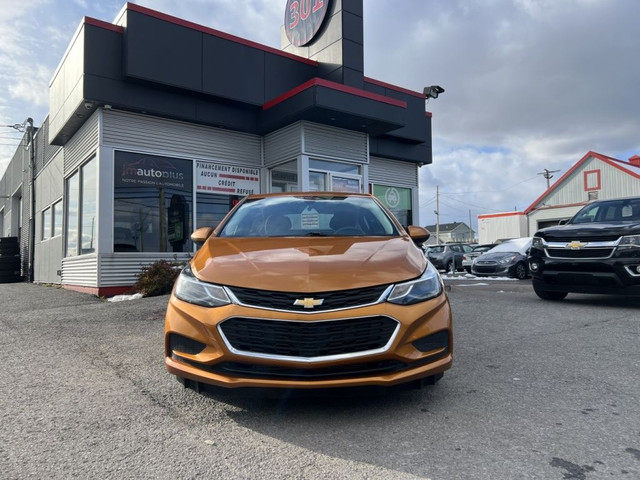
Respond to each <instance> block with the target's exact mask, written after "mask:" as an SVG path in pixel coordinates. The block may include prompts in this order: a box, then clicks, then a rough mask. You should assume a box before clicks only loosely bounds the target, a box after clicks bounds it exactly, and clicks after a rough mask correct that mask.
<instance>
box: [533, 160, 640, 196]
mask: <svg viewBox="0 0 640 480" xmlns="http://www.w3.org/2000/svg"><path fill="white" fill-rule="evenodd" d="M590 170H600V181H601V185H600V189H599V190H598V199H599V200H605V199H607V198H616V197H626V196H632V195H640V179H638V178H635V177H633V176H632V175H629V174H628V173H626V172H623V171H622V170H620V169H619V168H616V167H613V166H611V165H609V164H608V163H606V162H603V161H602V160H600V159H599V158H595V157H591V158H589V159H587V160H586V161H585V162H584V163H583V164H582V165H581V166H580V168H578V169H576V171H574V172H573V173H572V174H571V175H570V176H569V177H568V178H565V179H564V180H563V181H562V184H561V185H559V186H558V188H556V189H555V190H554V191H552V192H551V193H550V194H549V195H548V196H547V197H546V198H544V199H543V200H542V201H543V202H544V203H546V204H547V205H570V204H574V203H580V202H586V201H588V199H589V196H588V192H587V191H586V190H585V185H584V173H585V171H590ZM538 206H540V205H538Z"/></svg>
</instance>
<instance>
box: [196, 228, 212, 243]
mask: <svg viewBox="0 0 640 480" xmlns="http://www.w3.org/2000/svg"><path fill="white" fill-rule="evenodd" d="M211 233H213V228H211V227H202V228H198V229H197V230H196V231H194V232H193V233H192V234H191V241H192V242H193V243H195V244H196V245H197V246H198V248H200V247H201V246H202V244H203V243H204V242H206V241H207V238H209V236H211Z"/></svg>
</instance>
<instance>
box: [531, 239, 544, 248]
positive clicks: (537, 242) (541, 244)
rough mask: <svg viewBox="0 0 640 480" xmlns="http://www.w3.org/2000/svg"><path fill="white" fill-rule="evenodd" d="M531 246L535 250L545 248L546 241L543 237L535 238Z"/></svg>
mask: <svg viewBox="0 0 640 480" xmlns="http://www.w3.org/2000/svg"><path fill="white" fill-rule="evenodd" d="M531 246H532V247H533V248H543V247H544V241H543V240H542V238H541V237H533V240H532V241H531Z"/></svg>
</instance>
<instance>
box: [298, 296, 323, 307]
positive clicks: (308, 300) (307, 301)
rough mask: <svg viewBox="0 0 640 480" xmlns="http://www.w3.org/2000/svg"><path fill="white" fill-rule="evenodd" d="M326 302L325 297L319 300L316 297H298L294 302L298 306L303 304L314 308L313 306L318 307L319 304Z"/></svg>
mask: <svg viewBox="0 0 640 480" xmlns="http://www.w3.org/2000/svg"><path fill="white" fill-rule="evenodd" d="M323 302H324V298H320V299H318V300H316V299H315V298H303V299H300V298H299V299H297V300H296V301H295V302H293V304H294V305H296V306H301V305H302V306H303V307H304V308H313V307H317V306H318V305H322V303H323Z"/></svg>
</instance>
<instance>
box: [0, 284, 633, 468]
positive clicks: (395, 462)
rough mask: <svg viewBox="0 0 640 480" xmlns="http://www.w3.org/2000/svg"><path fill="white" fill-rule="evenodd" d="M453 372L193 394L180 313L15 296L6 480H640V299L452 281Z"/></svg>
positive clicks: (9, 317)
mask: <svg viewBox="0 0 640 480" xmlns="http://www.w3.org/2000/svg"><path fill="white" fill-rule="evenodd" d="M446 283H447V285H448V287H449V289H450V290H449V296H450V300H451V304H452V309H453V313H454V331H455V356H454V365H453V368H452V369H451V370H450V371H448V372H447V373H446V374H445V376H444V378H443V379H442V380H441V381H440V382H439V383H438V384H437V385H435V386H434V387H427V388H424V389H422V390H399V389H396V390H391V391H385V392H382V391H377V390H376V391H368V390H366V391H365V390H357V391H330V392H282V393H281V394H279V395H274V394H272V393H269V394H267V393H265V392H260V391H256V390H252V391H240V392H238V391H220V392H215V393H207V394H197V393H195V392H193V391H191V390H185V389H183V388H182V387H181V386H180V385H179V384H178V383H177V382H176V381H175V379H174V378H173V377H172V376H170V375H168V374H167V373H166V372H165V370H164V364H163V331H162V329H163V314H164V309H165V306H166V303H167V297H156V298H149V299H141V300H135V301H129V302H120V303H110V302H105V301H103V300H100V299H97V298H95V297H92V296H89V295H85V294H80V293H76V292H70V291H66V290H62V289H58V288H55V287H44V286H38V285H29V284H3V285H0V312H1V313H0V329H1V334H0V345H1V346H2V351H3V354H4V355H3V368H2V369H1V370H0V385H2V386H1V387H0V388H1V389H2V390H1V392H0V407H1V408H0V411H1V412H2V429H0V472H2V477H3V478H12V479H13V478H16V479H21V478H71V477H80V478H89V477H91V478H200V477H202V478H234V479H235V478H242V479H253V478H259V479H288V478H295V479H316V478H318V479H327V478H331V479H340V478H344V479H354V478H355V479H358V478H362V479H365V478H367V479H403V478H407V479H408V478H423V479H425V478H429V479H433V480H435V479H443V480H448V479H514V478H537V479H587V480H589V479H604V478H628V479H635V478H640V411H639V410H640V409H639V408H638V398H640V299H633V298H624V297H622V298H621V297H610V296H587V295H569V297H567V299H566V300H564V301H562V302H558V303H554V302H545V301H542V300H539V299H538V298H537V297H536V296H535V294H534V293H533V291H532V289H531V283H530V280H523V281H517V280H488V279H484V280H483V279H472V278H467V277H466V276H464V275H457V276H454V277H447V279H446Z"/></svg>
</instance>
